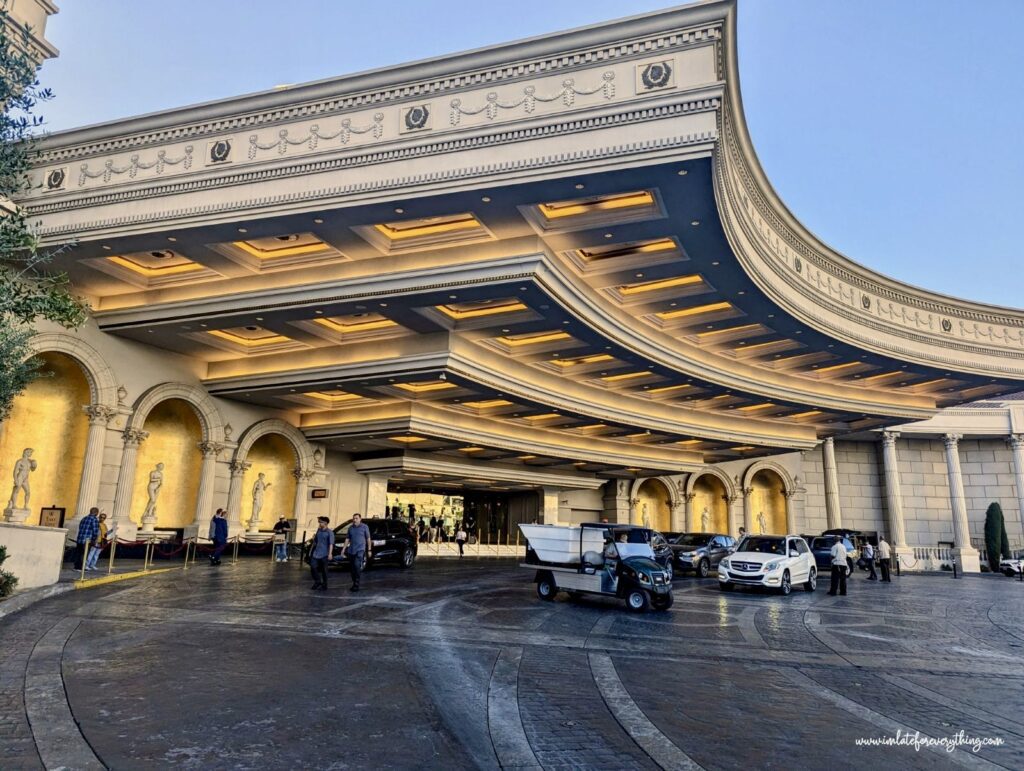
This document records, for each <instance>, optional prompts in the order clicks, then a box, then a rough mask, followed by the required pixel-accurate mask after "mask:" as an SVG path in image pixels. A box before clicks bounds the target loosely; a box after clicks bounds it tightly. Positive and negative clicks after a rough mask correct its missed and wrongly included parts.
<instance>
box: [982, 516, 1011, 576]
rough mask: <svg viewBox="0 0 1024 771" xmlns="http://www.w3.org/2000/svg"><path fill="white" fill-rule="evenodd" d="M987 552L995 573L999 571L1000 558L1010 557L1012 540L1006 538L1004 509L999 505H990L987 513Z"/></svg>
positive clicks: (990, 565) (989, 562)
mask: <svg viewBox="0 0 1024 771" xmlns="http://www.w3.org/2000/svg"><path fill="white" fill-rule="evenodd" d="M985 550H986V551H987V552H988V564H989V567H991V568H992V571H993V572H998V571H999V559H1000V557H1009V556H1010V540H1009V538H1007V536H1006V522H1005V520H1004V519H1003V507H1002V506H1000V505H999V504H998V503H990V504H989V505H988V509H987V510H986V511H985Z"/></svg>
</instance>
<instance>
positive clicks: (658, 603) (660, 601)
mask: <svg viewBox="0 0 1024 771" xmlns="http://www.w3.org/2000/svg"><path fill="white" fill-rule="evenodd" d="M672 602H673V597H672V595H671V594H658V595H655V596H654V598H653V599H652V600H651V605H652V606H653V607H654V609H655V610H668V609H669V608H671V607H672Z"/></svg>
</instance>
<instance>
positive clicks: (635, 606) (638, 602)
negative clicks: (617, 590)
mask: <svg viewBox="0 0 1024 771" xmlns="http://www.w3.org/2000/svg"><path fill="white" fill-rule="evenodd" d="M626 606H627V607H628V608H629V609H630V610H631V611H633V612H634V613H645V612H646V611H647V609H648V608H650V607H651V598H650V596H649V595H648V594H647V592H645V591H644V590H643V589H633V590H632V591H631V592H630V593H629V594H627V595H626Z"/></svg>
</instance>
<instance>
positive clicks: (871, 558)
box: [863, 543, 878, 581]
mask: <svg viewBox="0 0 1024 771" xmlns="http://www.w3.org/2000/svg"><path fill="white" fill-rule="evenodd" d="M863 556H864V567H866V568H867V569H868V570H869V571H871V574H870V575H869V576H868V581H877V580H878V573H876V572H875V547H874V546H872V545H871V544H870V543H865V544H864V554H863Z"/></svg>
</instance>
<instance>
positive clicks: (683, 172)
mask: <svg viewBox="0 0 1024 771" xmlns="http://www.w3.org/2000/svg"><path fill="white" fill-rule="evenodd" d="M676 174H678V175H679V176H680V177H685V176H686V175H687V174H689V172H688V171H687V170H686V169H680V170H679V171H677V172H676Z"/></svg>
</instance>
